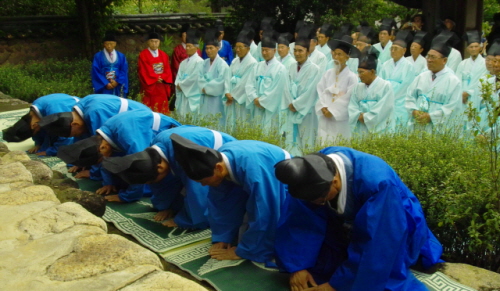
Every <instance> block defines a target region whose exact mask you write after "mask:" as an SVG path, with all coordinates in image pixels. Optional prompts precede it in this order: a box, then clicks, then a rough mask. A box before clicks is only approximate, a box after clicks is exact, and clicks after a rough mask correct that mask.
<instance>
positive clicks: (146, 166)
mask: <svg viewBox="0 0 500 291" xmlns="http://www.w3.org/2000/svg"><path fill="white" fill-rule="evenodd" d="M159 163H161V156H160V154H159V153H158V152H157V151H156V150H155V149H154V148H147V149H145V150H144V151H142V152H138V153H135V154H131V155H127V156H124V157H111V158H104V160H103V162H102V166H103V167H104V168H105V169H106V170H108V171H109V172H110V173H112V174H115V175H117V176H118V177H120V178H121V179H122V180H124V181H125V182H127V183H129V184H146V183H148V182H151V181H153V180H155V179H156V177H158V164H159Z"/></svg>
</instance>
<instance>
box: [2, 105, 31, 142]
mask: <svg viewBox="0 0 500 291" xmlns="http://www.w3.org/2000/svg"><path fill="white" fill-rule="evenodd" d="M32 136H33V131H32V130H31V116H30V114H29V112H28V113H27V114H25V115H23V116H22V117H21V119H19V120H18V121H17V122H16V123H14V124H13V125H12V126H11V127H9V128H6V129H4V130H2V138H3V139H4V140H5V141H7V142H22V141H24V140H27V139H28V138H30V137H32Z"/></svg>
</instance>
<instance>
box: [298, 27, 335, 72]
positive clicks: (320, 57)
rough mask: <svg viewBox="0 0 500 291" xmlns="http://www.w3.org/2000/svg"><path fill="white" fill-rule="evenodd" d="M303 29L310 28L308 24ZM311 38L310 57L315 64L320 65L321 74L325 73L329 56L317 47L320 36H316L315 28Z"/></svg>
mask: <svg viewBox="0 0 500 291" xmlns="http://www.w3.org/2000/svg"><path fill="white" fill-rule="evenodd" d="M303 29H308V26H304V27H303ZM299 34H300V32H299ZM309 38H310V39H311V44H310V45H309V59H310V60H311V62H312V63H313V64H315V65H316V66H318V67H319V72H320V74H324V72H325V70H326V65H327V64H328V58H327V57H326V56H325V54H324V53H322V52H320V51H319V50H318V49H317V46H318V37H317V36H316V33H315V31H314V29H313V30H312V31H311V34H310V35H309Z"/></svg>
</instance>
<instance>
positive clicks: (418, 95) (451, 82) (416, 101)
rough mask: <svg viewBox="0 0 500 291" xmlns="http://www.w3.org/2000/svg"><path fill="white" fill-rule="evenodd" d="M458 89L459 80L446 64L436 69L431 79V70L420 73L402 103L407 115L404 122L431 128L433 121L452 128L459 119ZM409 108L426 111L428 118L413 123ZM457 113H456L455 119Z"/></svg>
mask: <svg viewBox="0 0 500 291" xmlns="http://www.w3.org/2000/svg"><path fill="white" fill-rule="evenodd" d="M462 92H463V91H462V84H461V81H460V80H459V79H458V78H457V76H455V74H454V73H453V71H452V70H451V69H450V68H448V67H444V69H442V70H441V71H439V72H437V73H436V79H435V80H434V81H432V72H431V71H429V70H427V71H425V72H423V73H421V74H420V75H418V76H417V77H416V78H415V80H414V81H413V82H412V83H411V85H410V87H408V91H407V95H406V104H405V106H406V109H407V110H408V116H410V120H409V122H408V125H409V126H411V127H414V128H418V129H423V130H426V131H429V132H431V131H432V129H433V128H434V126H436V125H439V126H447V127H448V128H452V127H454V126H456V125H458V124H460V123H462V121H463V119H462V118H461V116H460V115H461V114H463V110H462V107H461V105H460V104H461V103H462ZM413 110H420V111H423V112H427V113H429V115H430V117H431V122H430V123H428V124H426V125H419V124H417V123H416V122H415V120H414V117H413ZM457 116H460V117H458V119H457Z"/></svg>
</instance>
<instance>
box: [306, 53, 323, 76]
mask: <svg viewBox="0 0 500 291" xmlns="http://www.w3.org/2000/svg"><path fill="white" fill-rule="evenodd" d="M309 60H310V61H311V62H312V63H313V64H315V65H316V66H318V67H319V73H320V74H324V72H325V71H326V65H327V64H328V60H327V58H326V57H325V55H324V54H323V53H321V52H319V51H318V50H317V49H315V50H314V51H313V52H312V53H310V54H309Z"/></svg>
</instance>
